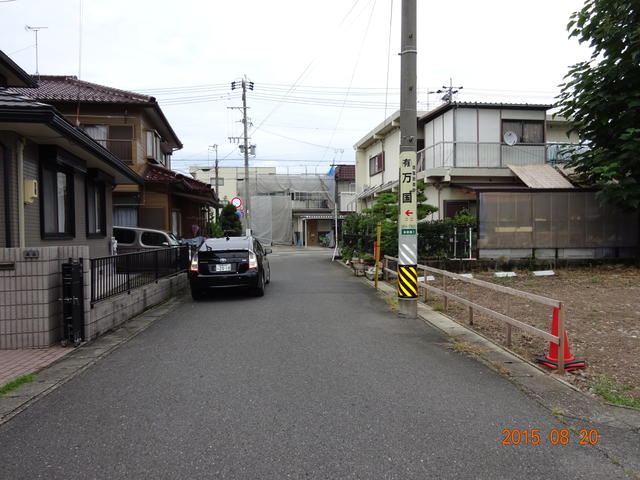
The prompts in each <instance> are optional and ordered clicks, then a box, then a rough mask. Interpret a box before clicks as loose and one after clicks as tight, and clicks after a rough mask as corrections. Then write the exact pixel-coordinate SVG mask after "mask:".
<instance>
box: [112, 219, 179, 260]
mask: <svg viewBox="0 0 640 480" xmlns="http://www.w3.org/2000/svg"><path fill="white" fill-rule="evenodd" d="M113 236H114V238H115V239H116V241H117V242H118V244H117V251H118V253H119V254H121V253H129V252H140V251H144V250H153V249H155V248H167V247H177V246H179V245H180V242H178V239H176V237H175V235H174V234H173V233H171V232H165V231H163V230H154V229H152V228H138V227H120V226H114V227H113Z"/></svg>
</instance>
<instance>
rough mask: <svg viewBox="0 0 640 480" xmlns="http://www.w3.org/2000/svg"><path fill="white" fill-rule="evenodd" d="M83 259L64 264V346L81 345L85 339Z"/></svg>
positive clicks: (70, 260)
mask: <svg viewBox="0 0 640 480" xmlns="http://www.w3.org/2000/svg"><path fill="white" fill-rule="evenodd" d="M82 263H83V262H82V258H81V259H80V261H79V262H73V261H72V259H69V263H63V264H62V298H61V300H62V345H63V346H66V345H68V344H69V343H73V344H74V345H76V346H77V345H79V344H80V342H82V340H83V339H84V295H83V281H82V280H83V278H82Z"/></svg>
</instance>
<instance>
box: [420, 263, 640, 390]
mask: <svg viewBox="0 0 640 480" xmlns="http://www.w3.org/2000/svg"><path fill="white" fill-rule="evenodd" d="M516 273H517V275H518V276H517V277H515V278H495V277H494V275H493V273H492V272H483V273H475V274H474V277H475V278H478V279H481V280H487V281H491V282H493V283H498V284H501V285H505V286H509V287H512V288H515V289H518V290H524V291H527V292H531V293H536V294H539V295H544V296H547V297H551V298H554V299H557V300H561V301H563V302H565V305H566V325H567V332H568V336H569V345H570V349H571V354H572V355H573V356H574V357H575V358H576V359H580V360H585V361H586V362H587V364H588V367H587V368H586V369H585V370H578V371H574V372H572V373H571V374H568V375H567V380H569V381H571V382H572V383H574V384H575V385H577V386H579V387H580V388H582V389H584V390H591V389H592V384H593V382H594V381H596V380H597V379H598V378H602V375H606V376H608V377H609V378H611V379H613V380H614V381H615V382H617V383H620V384H624V385H627V386H628V387H627V388H628V390H627V391H626V392H625V393H626V395H629V396H631V397H632V398H635V399H637V400H640V269H638V268H633V267H628V266H616V265H612V266H603V267H597V268H580V269H565V270H556V276H553V277H534V276H533V274H532V273H531V272H527V271H518V272H516ZM429 283H430V284H433V285H434V286H436V287H438V288H441V287H442V277H440V276H438V275H435V280H433V281H430V282H429ZM447 290H448V291H451V292H452V293H456V294H458V295H460V296H462V297H464V298H467V299H470V300H472V301H474V302H476V303H478V304H480V305H482V306H485V307H489V308H491V309H493V310H496V311H498V312H500V313H504V314H506V315H509V316H511V317H513V318H515V319H517V320H520V321H523V322H525V323H527V324H529V325H533V326H535V327H538V328H540V329H542V330H546V331H550V328H551V319H552V313H553V312H552V310H553V309H552V307H547V306H543V305H537V304H533V303H532V302H531V301H528V300H522V299H518V298H515V297H513V296H511V295H506V294H503V293H498V292H492V291H490V290H488V289H486V288H482V287H478V286H470V285H469V284H467V283H463V282H460V281H454V280H451V279H448V281H447ZM427 303H429V304H430V305H431V306H432V307H434V308H435V309H436V310H441V309H443V308H444V301H443V297H442V296H435V295H429V297H428V302H427ZM445 313H446V314H447V315H449V316H450V317H452V318H453V319H454V320H456V321H458V322H460V323H464V324H467V323H468V318H469V317H468V313H467V309H466V307H464V306H463V305H461V304H457V303H455V302H453V301H451V300H449V302H448V306H447V309H446V312H445ZM505 325H506V324H504V323H503V322H500V321H499V320H494V319H493V318H490V317H486V316H483V315H480V314H478V313H475V315H474V325H473V326H472V327H471V328H474V329H475V330H477V331H479V332H480V333H482V334H484V335H485V336H488V337H490V338H492V339H494V340H497V341H498V342H499V343H500V344H502V345H506V339H507V336H506V326H505ZM510 348H511V349H512V350H514V351H515V352H517V353H518V354H520V355H522V356H524V357H526V358H528V359H530V360H533V359H535V358H536V357H539V356H544V355H546V354H547V352H548V349H549V344H548V342H545V341H544V340H542V339H540V338H538V337H534V336H532V335H530V334H528V333H526V332H524V331H522V330H520V329H518V328H515V327H513V329H512V346H511V347H510Z"/></svg>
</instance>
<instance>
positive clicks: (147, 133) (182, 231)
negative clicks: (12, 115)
mask: <svg viewBox="0 0 640 480" xmlns="http://www.w3.org/2000/svg"><path fill="white" fill-rule="evenodd" d="M11 91H13V92H15V93H19V94H21V95H25V96H28V97H30V98H33V99H35V100H38V101H42V102H46V103H48V104H51V105H53V106H55V107H56V108H57V109H58V110H59V111H60V112H61V113H62V114H63V115H64V116H65V117H66V118H67V119H68V120H69V121H71V122H73V123H74V124H75V125H77V126H79V127H80V128H82V129H83V130H84V131H85V132H87V133H88V134H89V135H90V136H91V137H92V138H94V139H95V140H96V141H97V142H98V143H99V144H100V145H102V146H103V147H105V148H106V149H107V150H109V151H110V152H112V153H113V154H114V155H115V156H117V157H118V158H119V159H120V160H122V161H123V162H125V163H126V164H127V165H128V166H129V167H130V168H131V169H133V170H134V171H136V172H138V173H139V174H140V176H141V177H142V178H143V180H144V183H143V184H142V186H138V185H123V184H118V185H117V186H116V188H115V189H114V195H113V215H114V223H115V224H116V225H125V226H139V227H147V228H158V229H161V230H171V231H173V233H174V234H176V235H178V236H184V237H190V236H192V235H193V233H194V230H196V229H198V230H200V231H202V230H203V229H204V228H205V223H206V220H207V216H206V210H207V207H208V206H211V205H214V204H215V203H216V197H215V192H214V191H213V190H212V189H211V187H210V185H209V184H208V183H204V182H199V181H197V180H194V179H193V178H190V177H186V176H184V175H181V174H179V173H176V172H173V171H172V170H171V155H172V153H173V152H174V151H175V150H178V149H180V148H182V143H181V142H180V140H179V139H178V137H177V135H176V133H175V132H174V130H173V129H172V127H171V125H170V123H169V121H168V120H167V118H166V117H165V115H164V113H163V112H162V109H161V108H160V106H159V105H158V102H157V101H156V99H155V98H154V97H150V96H147V95H141V94H138V93H134V92H129V91H125V90H119V89H116V88H111V87H107V86H104V85H98V84H95V83H90V82H86V81H82V80H78V79H77V78H76V77H74V76H53V75H41V76H40V77H39V81H38V87H36V88H13V89H11ZM196 227H197V228H196Z"/></svg>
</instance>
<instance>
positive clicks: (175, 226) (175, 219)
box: [171, 210, 182, 237]
mask: <svg viewBox="0 0 640 480" xmlns="http://www.w3.org/2000/svg"><path fill="white" fill-rule="evenodd" d="M181 225H182V216H181V215H180V211H179V210H173V211H172V212H171V233H173V234H174V235H175V236H177V237H180V236H181V231H180V230H181V229H180V226H181Z"/></svg>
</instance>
